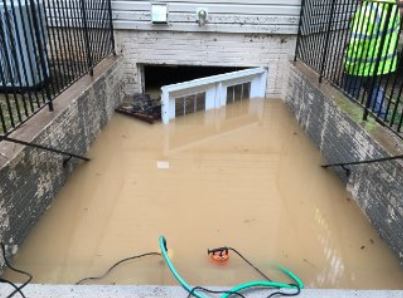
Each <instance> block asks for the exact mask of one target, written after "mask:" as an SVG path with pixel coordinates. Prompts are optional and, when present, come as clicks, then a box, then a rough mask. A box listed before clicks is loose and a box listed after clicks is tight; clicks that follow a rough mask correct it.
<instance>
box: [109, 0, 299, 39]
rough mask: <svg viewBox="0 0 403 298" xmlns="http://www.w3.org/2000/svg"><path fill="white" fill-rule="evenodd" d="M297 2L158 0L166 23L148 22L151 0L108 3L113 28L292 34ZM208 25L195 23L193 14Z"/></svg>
mask: <svg viewBox="0 0 403 298" xmlns="http://www.w3.org/2000/svg"><path fill="white" fill-rule="evenodd" d="M300 2H301V0H288V1H285V0H217V1H214V0H159V1H158V3H167V5H168V24H167V25H153V24H152V23H151V14H150V10H151V1H137V0H112V8H113V18H114V24H115V28H116V29H137V30H152V31H185V32H222V33H266V34H296V33H297V30H298V21H299V13H300ZM198 8H204V9H206V10H207V11H208V13H209V17H208V23H207V24H206V25H205V26H199V25H198V24H197V23H196V11H197V9H198Z"/></svg>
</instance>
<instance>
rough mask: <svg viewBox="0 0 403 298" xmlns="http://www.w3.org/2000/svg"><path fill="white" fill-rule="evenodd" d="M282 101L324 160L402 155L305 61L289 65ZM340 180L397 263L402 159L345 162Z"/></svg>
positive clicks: (402, 215)
mask: <svg viewBox="0 0 403 298" xmlns="http://www.w3.org/2000/svg"><path fill="white" fill-rule="evenodd" d="M288 81H289V85H288V88H287V95H286V97H285V102H286V103H287V104H288V105H289V106H290V108H291V110H292V111H293V113H294V114H295V116H296V118H297V120H298V122H299V123H300V125H301V126H302V127H303V128H304V130H305V132H306V133H307V134H308V135H309V137H310V138H311V139H312V141H313V142H314V143H315V144H316V146H318V148H319V149H320V151H321V153H322V156H323V158H324V160H325V161H327V162H330V163H335V162H336V163H337V162H346V161H360V160H368V159H375V158H379V157H386V156H395V155H399V154H402V152H403V142H402V140H401V139H398V137H397V136H394V135H393V134H392V133H391V132H389V131H388V130H386V129H385V128H383V127H381V126H380V125H379V124H378V123H376V122H375V121H374V120H370V121H368V122H363V121H362V108H360V107H359V106H357V105H355V104H354V103H352V102H350V101H349V100H348V99H347V98H345V97H344V96H343V95H342V94H341V93H340V92H338V91H336V90H335V89H334V88H332V87H331V86H329V85H327V84H325V83H324V84H321V85H320V84H318V80H317V77H316V76H315V75H314V74H313V73H312V71H310V70H309V69H307V68H306V67H305V66H302V65H300V64H297V66H293V65H291V70H290V75H289V80H288ZM349 168H350V169H351V175H350V176H349V177H347V176H346V173H345V171H343V170H341V169H340V168H335V169H329V170H334V171H336V173H337V174H338V175H339V176H340V177H341V178H342V179H343V180H344V181H345V182H346V187H347V189H348V191H349V192H350V193H351V194H352V197H353V198H354V199H355V201H356V202H357V204H358V205H359V206H360V208H361V210H362V211H363V212H364V213H365V215H366V216H367V217H368V219H369V220H370V222H371V223H372V224H373V226H374V227H375V229H376V230H377V231H378V233H379V234H380V236H381V237H383V238H384V239H385V241H386V243H388V244H389V245H390V247H391V248H392V249H393V251H394V252H395V253H396V255H397V256H398V257H399V259H400V262H401V263H402V264H403V229H402V227H403V161H402V160H400V161H398V160H394V161H388V162H384V163H373V164H367V165H360V166H354V167H349Z"/></svg>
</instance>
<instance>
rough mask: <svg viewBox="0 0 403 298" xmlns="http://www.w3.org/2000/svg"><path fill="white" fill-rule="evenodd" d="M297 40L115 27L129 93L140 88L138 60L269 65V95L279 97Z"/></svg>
mask: <svg viewBox="0 0 403 298" xmlns="http://www.w3.org/2000/svg"><path fill="white" fill-rule="evenodd" d="M295 42H296V37H295V36H293V35H267V34H224V33H185V32H163V31H134V30H117V31H116V44H117V51H118V53H121V54H122V55H123V56H124V57H125V61H124V77H125V81H126V83H127V88H126V93H128V94H130V93H134V92H139V91H140V90H141V75H140V71H139V64H172V65H201V66H231V67H252V66H261V67H266V68H268V69H269V75H268V90H267V95H268V96H269V97H279V96H280V95H281V94H282V92H283V89H284V87H285V84H284V82H285V81H286V80H285V78H286V71H287V67H286V65H287V61H288V60H289V59H290V57H292V56H293V55H294V51H295Z"/></svg>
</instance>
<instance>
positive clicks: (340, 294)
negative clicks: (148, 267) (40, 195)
mask: <svg viewBox="0 0 403 298" xmlns="http://www.w3.org/2000/svg"><path fill="white" fill-rule="evenodd" d="M208 288H209V289H217V290H219V289H222V288H218V287H208ZM11 292H12V288H11V286H9V285H6V284H0V297H7V295H8V294H10V293H11ZM23 292H24V294H25V296H26V297H27V298H53V297H55V298H56V297H58V298H73V297H77V298H78V297H80V298H81V297H85V298H107V297H108V298H109V297H113V298H129V297H130V298H146V297H187V293H186V291H185V290H184V289H182V288H181V287H178V286H121V285H119V286H98V285H93V286H88V285H82V286H74V285H41V284H30V285H28V286H27V287H26V288H25V289H24V290H23ZM269 294H270V292H269V291H257V292H253V293H249V294H247V297H250V298H260V297H267V296H268V295H269ZM15 297H19V295H15ZM211 297H214V296H211ZM215 297H217V296H215ZM278 297H280V296H278ZM350 297H354V298H403V291H389V290H365V291H363V290H323V289H320V290H319V289H304V290H303V291H302V292H301V294H300V295H299V296H298V298H350Z"/></svg>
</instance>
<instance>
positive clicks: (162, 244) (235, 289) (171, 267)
mask: <svg viewBox="0 0 403 298" xmlns="http://www.w3.org/2000/svg"><path fill="white" fill-rule="evenodd" d="M159 244H160V249H161V254H162V257H163V259H164V260H165V262H166V264H167V265H168V268H169V270H170V271H171V273H172V275H173V276H174V277H175V279H176V280H177V281H178V283H179V284H180V285H181V286H182V287H183V288H184V289H185V290H186V291H188V292H189V293H190V292H192V289H193V288H192V287H191V286H190V285H189V284H188V283H187V281H186V280H185V279H184V278H183V277H182V276H181V275H180V274H179V273H178V271H176V269H175V266H174V265H173V263H172V261H171V259H170V258H169V256H168V250H167V246H166V240H165V237H164V236H161V237H160V239H159ZM277 269H278V270H280V271H281V272H283V273H284V274H285V275H287V276H288V277H289V278H290V279H292V280H293V281H294V282H295V283H296V285H297V286H298V287H299V288H300V289H303V288H304V284H303V282H302V280H301V279H300V278H299V277H298V276H297V275H295V274H294V273H293V272H291V271H290V270H288V269H287V268H285V267H284V266H281V265H277ZM255 287H267V288H276V289H295V286H294V285H291V284H286V283H283V282H277V281H267V280H259V281H251V282H247V283H242V284H239V285H236V286H235V287H233V288H232V289H231V290H230V291H228V293H226V294H222V295H221V296H220V297H221V298H228V297H230V296H232V295H233V294H231V292H240V291H244V290H247V289H251V288H255ZM193 295H194V296H195V297H197V298H207V296H205V295H203V294H200V293H198V292H196V291H194V292H193Z"/></svg>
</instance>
